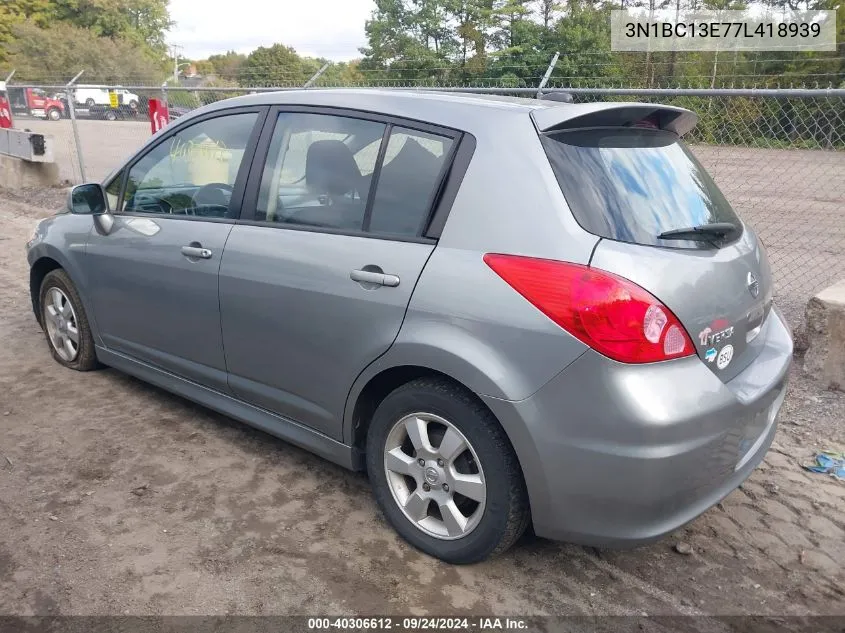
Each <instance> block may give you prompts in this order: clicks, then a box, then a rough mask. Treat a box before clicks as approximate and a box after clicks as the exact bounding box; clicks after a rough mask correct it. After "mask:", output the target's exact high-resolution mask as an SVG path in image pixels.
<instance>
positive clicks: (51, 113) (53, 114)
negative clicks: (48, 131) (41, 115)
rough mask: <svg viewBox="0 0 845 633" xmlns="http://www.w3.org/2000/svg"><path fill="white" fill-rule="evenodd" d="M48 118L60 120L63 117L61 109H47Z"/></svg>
mask: <svg viewBox="0 0 845 633" xmlns="http://www.w3.org/2000/svg"><path fill="white" fill-rule="evenodd" d="M47 118H48V119H49V120H50V121H58V120H59V119H61V118H62V113H61V111H59V109H58V108H50V109H49V110H47Z"/></svg>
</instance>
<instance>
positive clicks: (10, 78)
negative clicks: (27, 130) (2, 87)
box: [5, 69, 16, 127]
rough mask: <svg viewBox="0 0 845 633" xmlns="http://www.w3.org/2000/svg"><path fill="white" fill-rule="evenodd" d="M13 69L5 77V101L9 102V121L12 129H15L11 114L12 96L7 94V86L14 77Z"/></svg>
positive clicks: (13, 116) (13, 117)
mask: <svg viewBox="0 0 845 633" xmlns="http://www.w3.org/2000/svg"><path fill="white" fill-rule="evenodd" d="M15 72H16V70H15V69H12V72H10V73H9V74H8V76H7V77H6V81H5V83H6V100H7V101H8V102H9V121H11V122H12V127H15V115H14V114H12V96H11V95H10V94H9V84H10V83H11V82H12V77H14V76H15Z"/></svg>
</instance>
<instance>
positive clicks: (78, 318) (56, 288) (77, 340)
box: [39, 269, 98, 371]
mask: <svg viewBox="0 0 845 633" xmlns="http://www.w3.org/2000/svg"><path fill="white" fill-rule="evenodd" d="M39 300H40V303H39V305H40V307H41V325H42V327H43V328H44V334H45V335H46V336H47V344H48V345H49V346H50V353H51V354H52V355H53V358H54V359H55V360H56V361H57V362H58V363H59V364H61V365H64V366H65V367H69V368H70V369H75V370H77V371H89V370H91V369H95V368H96V367H97V366H98V363H97V356H96V352H95V351H94V337H93V336H92V335H91V327H90V326H89V325H88V317H87V316H86V315H85V309H84V307H83V306H82V300H81V299H80V298H79V293H78V292H77V291H76V287H75V286H74V285H73V282H72V281H71V280H70V277H68V276H67V273H65V271H63V270H61V269H59V270H51V271H50V272H49V273H47V275H45V277H44V281H42V282H41V294H40V295H39Z"/></svg>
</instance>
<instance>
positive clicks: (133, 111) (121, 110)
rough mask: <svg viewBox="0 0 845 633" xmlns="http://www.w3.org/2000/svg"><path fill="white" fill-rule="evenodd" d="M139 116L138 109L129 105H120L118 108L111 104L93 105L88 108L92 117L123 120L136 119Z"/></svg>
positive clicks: (89, 115)
mask: <svg viewBox="0 0 845 633" xmlns="http://www.w3.org/2000/svg"><path fill="white" fill-rule="evenodd" d="M137 116H138V109H137V108H132V107H130V106H128V105H120V106H117V107H116V108H113V107H111V106H110V105H93V106H91V107H90V108H88V117H89V118H91V119H101V120H106V121H122V120H124V119H134V118H135V117H137Z"/></svg>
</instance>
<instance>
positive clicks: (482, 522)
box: [367, 378, 529, 563]
mask: <svg viewBox="0 0 845 633" xmlns="http://www.w3.org/2000/svg"><path fill="white" fill-rule="evenodd" d="M367 471H368V473H369V477H370V481H371V483H372V486H373V491H374V494H375V497H376V500H377V502H378V504H379V506H380V507H381V510H382V512H383V513H384V515H385V517H386V518H387V520H388V521H389V522H390V524H391V525H392V526H393V527H394V528H395V529H396V531H397V532H399V534H400V535H401V536H402V537H403V538H404V539H405V540H407V541H408V542H409V543H410V544H411V545H414V546H415V547H417V548H419V549H421V550H422V551H424V552H426V553H428V554H430V555H432V556H436V557H437V558H440V559H442V560H445V561H447V562H450V563H474V562H477V561H480V560H483V559H485V558H487V557H488V556H491V555H495V554H498V553H501V552H503V551H505V550H506V549H508V548H509V547H510V546H511V545H512V544H513V543H514V542H516V540H517V539H518V538H519V537H520V536H521V535H522V533H523V532H524V531H525V528H526V526H527V525H528V519H529V512H528V495H527V492H526V490H525V484H524V482H523V480H522V473H521V470H520V468H519V463H518V461H517V458H516V454H515V453H514V451H513V448H512V447H511V445H510V442H509V441H508V439H507V437H506V436H505V433H504V431H503V430H502V428H501V426H500V425H499V423H498V421H497V420H496V419H495V417H493V415H492V414H491V413H490V411H488V410H487V409H486V408H485V407H484V406H483V405H482V404H481V403H480V402H478V400H477V399H476V398H475V397H474V396H473V395H472V394H470V393H468V392H467V391H466V390H465V389H463V388H462V387H460V386H458V385H456V384H454V383H452V382H449V381H447V380H443V379H439V378H421V379H418V380H414V381H412V382H410V383H408V384H406V385H403V386H402V387H399V388H398V389H396V390H395V391H393V392H392V393H391V394H390V395H388V396H387V397H386V398H385V399H384V400H383V401H382V403H381V404H380V405H379V407H378V409H377V410H376V412H375V415H374V416H373V420H372V423H371V425H370V430H369V433H368V435H367Z"/></svg>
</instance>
